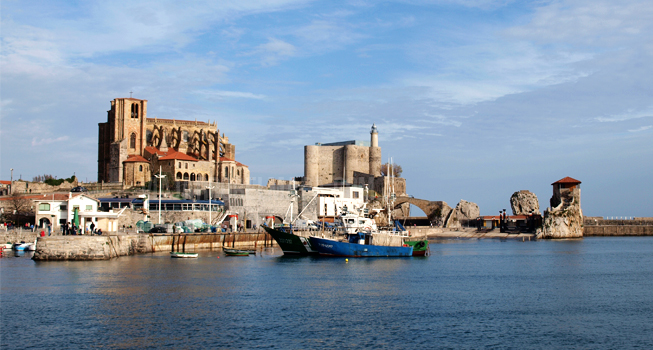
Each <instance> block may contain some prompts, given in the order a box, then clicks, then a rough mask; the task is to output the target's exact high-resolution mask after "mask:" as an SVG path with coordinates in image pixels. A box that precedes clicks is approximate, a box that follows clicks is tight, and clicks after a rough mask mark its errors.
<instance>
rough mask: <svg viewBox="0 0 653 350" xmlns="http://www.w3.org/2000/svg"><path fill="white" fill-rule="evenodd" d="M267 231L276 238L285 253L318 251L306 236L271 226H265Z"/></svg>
mask: <svg viewBox="0 0 653 350" xmlns="http://www.w3.org/2000/svg"><path fill="white" fill-rule="evenodd" d="M263 228H264V229H265V231H266V232H267V233H268V234H269V235H270V236H272V238H274V240H275V241H276V242H277V244H278V245H279V247H280V248H281V250H282V251H283V254H284V255H314V254H317V251H316V250H315V249H314V248H313V247H312V245H311V242H310V240H309V239H308V238H306V237H300V236H297V235H294V234H292V233H287V232H284V231H281V230H277V229H273V228H270V227H265V226H264V227H263Z"/></svg>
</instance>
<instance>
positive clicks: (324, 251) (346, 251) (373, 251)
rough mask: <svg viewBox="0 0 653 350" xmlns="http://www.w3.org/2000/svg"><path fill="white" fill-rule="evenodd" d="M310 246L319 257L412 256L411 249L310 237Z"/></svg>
mask: <svg viewBox="0 0 653 350" xmlns="http://www.w3.org/2000/svg"><path fill="white" fill-rule="evenodd" d="M310 241H311V245H312V246H313V247H314V248H315V249H317V251H318V252H319V253H320V255H326V256H344V257H352V258H362V257H403V256H413V247H412V246H406V247H390V246H379V245H368V244H358V243H348V242H339V241H334V240H330V239H325V238H319V237H310Z"/></svg>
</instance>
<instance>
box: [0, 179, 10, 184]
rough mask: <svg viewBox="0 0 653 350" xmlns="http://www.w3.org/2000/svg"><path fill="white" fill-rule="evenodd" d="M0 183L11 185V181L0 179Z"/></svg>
mask: <svg viewBox="0 0 653 350" xmlns="http://www.w3.org/2000/svg"><path fill="white" fill-rule="evenodd" d="M0 184H3V185H11V181H5V180H0Z"/></svg>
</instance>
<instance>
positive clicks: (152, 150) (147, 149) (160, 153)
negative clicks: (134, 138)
mask: <svg viewBox="0 0 653 350" xmlns="http://www.w3.org/2000/svg"><path fill="white" fill-rule="evenodd" d="M145 150H146V151H147V152H149V153H150V154H158V155H164V154H165V152H163V151H160V150H159V149H158V148H154V147H152V146H147V147H145Z"/></svg>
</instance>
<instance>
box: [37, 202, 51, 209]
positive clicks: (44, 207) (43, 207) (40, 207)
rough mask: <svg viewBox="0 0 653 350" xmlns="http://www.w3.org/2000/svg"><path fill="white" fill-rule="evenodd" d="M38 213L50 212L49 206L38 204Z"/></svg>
mask: <svg viewBox="0 0 653 350" xmlns="http://www.w3.org/2000/svg"><path fill="white" fill-rule="evenodd" d="M39 211H50V204H49V203H41V204H39Z"/></svg>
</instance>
